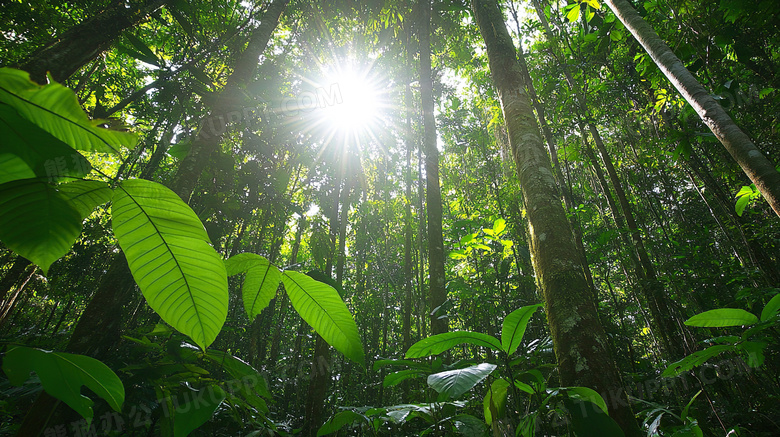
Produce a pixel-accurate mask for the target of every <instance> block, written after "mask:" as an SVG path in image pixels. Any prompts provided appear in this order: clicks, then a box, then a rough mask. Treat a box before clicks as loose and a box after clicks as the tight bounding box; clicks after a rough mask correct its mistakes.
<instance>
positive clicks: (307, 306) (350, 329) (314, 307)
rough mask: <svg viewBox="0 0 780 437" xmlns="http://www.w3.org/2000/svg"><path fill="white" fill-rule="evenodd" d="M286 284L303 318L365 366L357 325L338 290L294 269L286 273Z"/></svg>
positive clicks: (345, 353) (329, 342)
mask: <svg viewBox="0 0 780 437" xmlns="http://www.w3.org/2000/svg"><path fill="white" fill-rule="evenodd" d="M282 283H283V284H284V289H285V291H287V295H288V296H289V297H290V303H292V305H293V307H294V308H295V310H296V311H297V312H298V314H300V315H301V317H302V318H303V320H305V321H306V323H308V324H309V325H311V327H312V328H314V330H315V331H317V333H318V334H320V336H322V338H323V339H324V340H325V341H326V342H328V344H330V345H331V346H333V347H334V348H336V350H338V351H339V352H341V353H342V354H344V356H345V357H347V358H349V359H350V360H352V361H354V362H356V363H358V364H360V365H364V362H365V356H364V353H363V344H362V343H361V341H360V335H359V334H358V329H357V325H356V324H355V320H354V319H353V318H352V314H351V313H350V312H349V309H347V305H346V304H345V303H344V301H343V300H341V296H339V293H338V292H337V291H336V289H334V288H333V287H331V286H330V285H327V284H324V283H322V282H319V281H315V280H314V279H312V278H310V277H309V276H306V275H304V274H303V273H299V272H293V271H287V272H284V273H283V274H282Z"/></svg>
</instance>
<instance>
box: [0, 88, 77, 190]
mask: <svg viewBox="0 0 780 437" xmlns="http://www.w3.org/2000/svg"><path fill="white" fill-rule="evenodd" d="M0 138H2V139H3V141H0V184H2V183H5V182H9V181H13V180H17V179H32V178H36V177H38V178H46V179H48V180H49V181H50V182H54V181H57V180H60V179H61V178H65V177H68V178H81V177H84V176H86V175H87V174H89V172H90V170H91V169H92V167H91V166H90V164H89V162H88V161H87V160H86V158H84V157H83V156H81V154H79V153H78V152H77V151H75V150H73V148H71V147H70V146H68V145H67V144H65V143H63V142H62V141H60V140H58V139H57V138H54V137H53V136H52V135H51V134H50V133H48V132H46V131H45V130H43V129H41V128H39V127H38V126H36V125H34V124H32V123H30V122H29V121H27V120H25V119H24V118H22V117H21V116H19V114H18V113H17V112H16V111H15V110H14V109H13V108H12V107H10V106H8V105H4V104H2V103H0Z"/></svg>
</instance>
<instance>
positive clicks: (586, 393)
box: [560, 387, 609, 414]
mask: <svg viewBox="0 0 780 437" xmlns="http://www.w3.org/2000/svg"><path fill="white" fill-rule="evenodd" d="M560 390H562V391H564V392H566V394H567V395H568V396H569V397H571V398H574V399H579V400H583V401H588V402H592V403H594V404H595V405H596V406H598V407H599V408H601V411H603V412H604V414H609V411H608V410H607V403H606V402H605V401H604V398H602V397H601V395H600V394H599V393H598V392H597V391H596V390H593V389H592V388H588V387H567V388H561V389H560Z"/></svg>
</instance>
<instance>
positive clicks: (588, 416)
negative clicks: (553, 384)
mask: <svg viewBox="0 0 780 437" xmlns="http://www.w3.org/2000/svg"><path fill="white" fill-rule="evenodd" d="M563 403H564V405H565V406H566V409H567V410H568V411H569V414H570V415H571V421H572V430H573V431H574V435H575V436H577V437H623V436H625V434H624V433H623V430H622V429H620V426H619V425H618V424H617V422H615V421H614V420H613V419H612V418H611V417H609V416H608V415H607V414H606V413H605V412H604V411H603V410H602V409H601V408H600V407H599V406H598V405H596V404H594V403H593V402H590V401H584V400H575V399H569V398H565V399H564V401H563Z"/></svg>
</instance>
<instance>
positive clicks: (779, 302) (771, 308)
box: [761, 294, 780, 322]
mask: <svg viewBox="0 0 780 437" xmlns="http://www.w3.org/2000/svg"><path fill="white" fill-rule="evenodd" d="M778 312H780V294H777V295H775V297H773V298H772V299H770V300H769V302H767V304H766V306H764V309H763V310H762V311H761V321H762V322H766V321H767V320H770V319H771V318H772V317H774V316H775V315H776V314H777V313H778Z"/></svg>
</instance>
